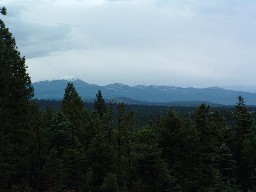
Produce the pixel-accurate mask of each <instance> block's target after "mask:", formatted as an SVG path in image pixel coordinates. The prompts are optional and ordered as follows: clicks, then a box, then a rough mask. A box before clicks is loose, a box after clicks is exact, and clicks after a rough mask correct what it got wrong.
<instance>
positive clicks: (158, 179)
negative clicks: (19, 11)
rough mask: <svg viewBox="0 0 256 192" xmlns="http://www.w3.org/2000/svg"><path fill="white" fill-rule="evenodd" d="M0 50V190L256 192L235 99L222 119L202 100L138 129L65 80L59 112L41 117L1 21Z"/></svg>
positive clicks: (254, 138)
mask: <svg viewBox="0 0 256 192" xmlns="http://www.w3.org/2000/svg"><path fill="white" fill-rule="evenodd" d="M0 54H1V57H0V60H1V63H0V65H1V67H0V191H7V192H8V191H10V192H32V191H39V192H43V191H45V192H46V191H49V192H63V191H81V192H89V191H92V192H110V191H111V192H124V191H129V192H158V191H159V192H165V191H166V192H170V191H184V192H197V191H199V192H205V191H209V192H218V191H226V192H228V191H230V192H235V191H249V190H250V191H255V190H256V186H255V185H256V183H255V182H256V180H255V178H256V177H255V176H256V173H255V170H256V132H255V131H256V130H255V118H253V115H254V114H253V113H251V112H249V110H248V108H247V107H246V105H245V101H244V99H243V98H242V97H241V96H239V97H238V100H237V105H236V106H235V107H234V108H233V110H230V111H226V112H224V113H223V112H222V111H218V110H211V109H210V107H209V106H206V105H205V104H201V105H200V106H199V107H197V108H196V109H195V110H194V111H193V113H190V115H187V113H179V112H177V111H176V110H174V109H169V110H168V111H167V112H165V113H162V115H161V117H159V118H158V119H157V120H156V121H155V120H154V119H151V118H148V119H147V120H143V121H144V122H146V123H144V124H143V125H142V124H141V126H135V119H136V113H135V112H134V110H130V109H129V108H128V107H126V106H125V105H124V104H123V103H120V104H118V105H113V104H111V103H106V102H105V100H104V97H103V95H102V93H101V91H98V93H97V94H96V98H95V102H94V105H93V107H92V108H93V109H91V110H88V109H87V108H86V107H85V104H84V102H83V100H82V99H81V97H80V96H79V94H78V92H77V91H76V89H75V87H74V85H73V84H72V83H68V84H67V86H66V88H65V93H64V95H63V98H62V100H61V105H60V108H59V109H58V110H53V109H52V108H51V107H47V108H46V109H45V110H43V111H42V110H40V107H39V105H38V103H37V101H34V100H32V98H33V87H32V86H31V81H30V77H29V75H28V73H27V72H26V67H25V58H23V57H21V56H20V53H19V52H18V51H17V48H16V44H15V40H14V38H13V37H12V35H11V33H10V32H9V30H8V29H7V28H6V27H5V25H4V23H3V22H2V21H1V20H0ZM114 108H115V110H114ZM114 111H115V113H114ZM145 113H148V112H147V111H145Z"/></svg>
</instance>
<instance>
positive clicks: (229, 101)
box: [33, 79, 256, 106]
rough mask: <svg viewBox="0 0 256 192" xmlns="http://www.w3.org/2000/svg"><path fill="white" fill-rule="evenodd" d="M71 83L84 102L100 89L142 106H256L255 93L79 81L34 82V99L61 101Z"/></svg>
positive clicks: (110, 96)
mask: <svg viewBox="0 0 256 192" xmlns="http://www.w3.org/2000/svg"><path fill="white" fill-rule="evenodd" d="M68 82H72V83H73V84H74V86H75V88H76V90H77V91H78V93H79V95H80V96H81V97H82V99H84V100H87V101H89V102H90V101H94V99H95V95H96V93H97V92H98V90H101V91H102V94H103V96H104V98H105V99H106V100H114V101H116V102H124V103H127V104H142V105H184V106H196V105H199V104H200V103H202V102H204V103H206V104H210V105H235V104H236V103H237V97H238V96H239V95H241V96H242V97H244V99H245V102H246V104H247V105H256V93H249V92H243V91H233V90H226V89H223V88H220V87H209V88H202V89H199V88H193V87H189V88H182V87H175V86H154V85H150V86H145V85H137V86H128V85H124V84H120V83H114V84H109V85H106V86H100V85H95V84H89V83H86V82H84V81H82V80H80V79H73V80H52V81H40V82H35V83H33V87H34V89H35V98H37V99H57V100H58V99H62V97H63V95H64V90H65V88H66V86H67V83H68Z"/></svg>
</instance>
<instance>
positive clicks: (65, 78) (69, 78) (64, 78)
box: [60, 75, 80, 81]
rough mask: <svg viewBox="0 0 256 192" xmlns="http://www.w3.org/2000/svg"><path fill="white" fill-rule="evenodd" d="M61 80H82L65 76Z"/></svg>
mask: <svg viewBox="0 0 256 192" xmlns="http://www.w3.org/2000/svg"><path fill="white" fill-rule="evenodd" d="M60 80H66V81H77V80H80V79H79V78H77V77H75V76H72V75H70V76H64V77H61V78H60Z"/></svg>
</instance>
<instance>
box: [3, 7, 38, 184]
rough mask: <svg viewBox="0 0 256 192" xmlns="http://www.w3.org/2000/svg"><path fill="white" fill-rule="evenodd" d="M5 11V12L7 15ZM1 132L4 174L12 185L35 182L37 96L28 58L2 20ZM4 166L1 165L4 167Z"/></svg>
mask: <svg viewBox="0 0 256 192" xmlns="http://www.w3.org/2000/svg"><path fill="white" fill-rule="evenodd" d="M3 10H4V9H3V8H2V9H1V11H2V13H5V12H4V11H3ZM0 65H1V66H0V119H1V120H0V133H1V135H2V136H1V138H0V139H2V141H0V143H2V148H1V152H0V154H1V157H0V159H1V161H3V165H4V166H3V167H4V169H5V170H3V172H4V173H5V175H6V176H8V177H9V178H8V179H6V180H8V182H6V184H7V185H8V186H12V185H21V184H22V183H24V182H25V183H30V182H31V179H30V178H31V175H30V174H31V172H29V171H28V170H30V163H29V156H30V154H29V153H30V147H31V146H32V143H33V140H34V134H33V130H32V128H31V127H30V126H29V101H30V99H31V98H32V97H33V88H32V85H31V81H30V77H29V75H28V74H27V72H26V66H25V58H24V57H21V56H20V53H19V52H18V50H17V47H16V43H15V39H14V38H13V37H12V34H11V33H10V32H9V30H8V29H7V28H6V27H5V24H4V22H3V21H2V20H0ZM0 167H1V166H0Z"/></svg>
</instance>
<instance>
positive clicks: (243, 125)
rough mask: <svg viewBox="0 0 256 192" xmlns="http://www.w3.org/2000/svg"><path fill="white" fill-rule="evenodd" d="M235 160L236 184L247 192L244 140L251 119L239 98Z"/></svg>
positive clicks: (248, 177) (247, 179)
mask: <svg viewBox="0 0 256 192" xmlns="http://www.w3.org/2000/svg"><path fill="white" fill-rule="evenodd" d="M235 123H236V124H235V141H234V145H235V146H234V148H235V158H236V165H237V184H238V185H241V188H242V189H243V191H245V192H246V191H248V190H249V188H250V186H251V183H250V174H249V173H250V171H249V167H248V161H247V159H246V158H245V157H246V156H245V148H244V147H245V140H246V138H248V136H249V135H250V132H251V130H252V129H251V128H252V118H251V114H250V113H249V111H248V109H247V107H246V106H245V102H244V98H243V97H241V96H239V97H238V103H237V105H236V110H235Z"/></svg>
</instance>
